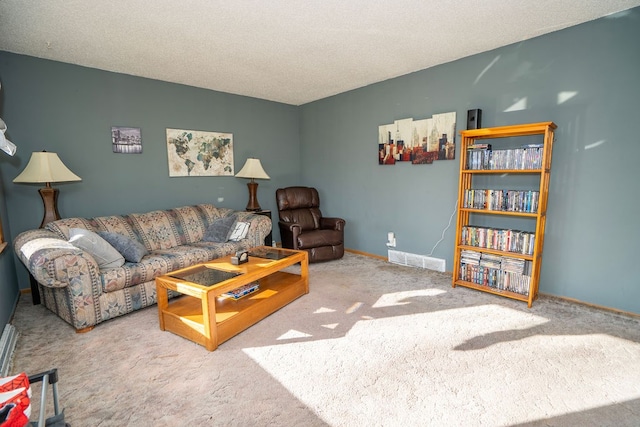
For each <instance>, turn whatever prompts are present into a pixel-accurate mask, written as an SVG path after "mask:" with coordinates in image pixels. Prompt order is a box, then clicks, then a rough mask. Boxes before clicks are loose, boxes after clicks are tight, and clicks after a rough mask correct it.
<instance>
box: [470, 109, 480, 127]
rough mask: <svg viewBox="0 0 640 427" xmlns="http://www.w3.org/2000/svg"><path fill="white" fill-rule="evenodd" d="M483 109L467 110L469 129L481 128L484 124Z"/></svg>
mask: <svg viewBox="0 0 640 427" xmlns="http://www.w3.org/2000/svg"><path fill="white" fill-rule="evenodd" d="M481 121H482V110H480V109H479V108H476V109H475V110H467V129H480V128H481V127H482V125H481V124H480V122H481Z"/></svg>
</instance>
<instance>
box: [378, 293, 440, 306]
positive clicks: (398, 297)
mask: <svg viewBox="0 0 640 427" xmlns="http://www.w3.org/2000/svg"><path fill="white" fill-rule="evenodd" d="M445 293H446V292H445V291H443V290H442V289H417V290H414V291H402V292H393V293H389V294H384V295H382V296H381V297H380V298H379V299H378V301H376V302H375V304H373V308H380V307H391V306H394V305H405V304H411V298H417V297H435V296H437V295H442V294H445Z"/></svg>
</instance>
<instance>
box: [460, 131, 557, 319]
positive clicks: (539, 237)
mask: <svg viewBox="0 0 640 427" xmlns="http://www.w3.org/2000/svg"><path fill="white" fill-rule="evenodd" d="M555 129H556V125H555V124H554V123H553V122H541V123H530V124H521V125H511V126H502V127H494V128H484V129H472V130H464V131H461V132H460V134H461V136H462V142H461V147H460V153H461V154H460V157H461V159H460V178H459V190H458V191H459V193H458V209H457V225H456V245H455V254H454V269H453V281H452V286H453V287H454V288H455V287H456V286H464V287H467V288H471V289H477V290H479V291H483V292H488V293H492V294H496V295H501V296H505V297H507V298H512V299H516V300H519V301H524V302H526V303H527V305H528V307H531V305H532V304H533V301H534V300H535V299H536V298H537V296H538V284H539V279H540V268H541V265H542V250H543V246H544V230H545V225H546V215H547V199H548V195H549V175H550V171H551V152H552V149H553V138H554V130H555ZM517 137H530V138H526V140H525V141H524V142H525V143H526V144H525V146H522V145H519V146H518V145H517V140H518V139H517ZM540 137H541V138H540ZM532 139H534V140H535V143H533V144H530V143H529V142H530V140H532ZM514 143H515V144H514ZM483 144H490V145H491V147H484V146H483ZM519 175H526V176H532V177H533V178H532V182H533V181H537V184H532V185H531V188H529V190H531V191H529V193H530V194H531V193H533V194H535V200H531V196H530V194H529V198H524V197H517V196H518V195H517V194H516V195H515V196H516V197H514V198H510V199H508V201H505V202H504V203H503V204H499V207H498V208H495V206H494V202H496V200H498V199H496V198H495V197H494V195H499V196H502V195H504V194H506V192H507V191H511V190H508V189H507V188H504V187H505V186H508V184H509V179H510V178H511V179H512V181H516V180H517V178H515V177H517V176H519ZM483 177H484V179H485V180H490V179H491V178H492V177H495V178H496V179H497V178H499V179H500V183H499V184H496V182H492V184H493V185H495V186H496V187H500V188H491V189H484V188H481V187H479V185H482V184H478V181H480V180H481V179H482V178H483ZM520 181H521V180H519V182H518V185H519V186H522V182H520ZM489 182H490V181H489ZM469 190H473V191H472V192H471V191H469ZM518 191H526V190H522V189H518ZM518 191H515V190H514V191H511V192H510V193H509V194H510V195H511V196H513V194H512V193H518ZM476 192H477V193H478V195H479V199H476V198H474V200H473V201H474V202H475V203H473V204H472V203H471V200H470V194H472V195H474V196H475V194H476ZM499 193H500V194H499ZM485 195H487V198H486V199H485V198H484V196H485ZM499 200H500V201H502V200H503V199H502V198H501V197H500V198H499ZM514 200H515V201H514ZM478 201H479V203H478ZM483 202H484V205H483ZM478 205H479V206H478ZM532 207H535V209H533V208H532ZM509 217H511V218H515V219H518V220H521V221H529V222H530V226H529V230H524V232H523V233H516V232H515V230H511V229H510V227H509V225H508V223H507V219H508V218H509ZM478 218H481V219H482V220H483V222H484V223H485V224H481V225H479V226H477V227H475V226H474V225H475V224H473V223H472V222H473V221H476V220H478ZM486 223H490V225H486ZM501 224H505V226H504V227H501ZM527 234H528V235H527ZM496 235H497V236H498V237H496ZM487 236H491V238H490V239H488V238H487ZM531 236H533V238H531ZM505 246H506V247H505ZM514 248H518V251H517V252H516V251H515V250H514ZM469 251H471V252H469ZM475 257H479V261H478V264H476V263H475ZM497 258H500V260H501V261H495V260H496V259H497ZM492 260H493V261H495V262H493V263H492ZM511 262H515V264H516V265H519V264H522V265H523V268H522V270H521V271H522V272H521V273H520V270H519V268H517V267H516V268H515V270H514V269H513V267H508V264H510V263H511ZM488 265H491V267H487V266H488ZM498 265H500V267H499V268H498V267H497V266H498ZM505 266H507V267H505ZM505 268H506V269H507V270H505Z"/></svg>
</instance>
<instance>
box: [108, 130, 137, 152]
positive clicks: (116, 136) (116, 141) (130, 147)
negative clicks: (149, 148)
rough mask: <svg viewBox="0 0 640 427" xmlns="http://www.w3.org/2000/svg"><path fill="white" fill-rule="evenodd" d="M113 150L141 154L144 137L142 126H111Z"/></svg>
mask: <svg viewBox="0 0 640 427" xmlns="http://www.w3.org/2000/svg"><path fill="white" fill-rule="evenodd" d="M111 144H112V145H113V152H114V153H120V154H141V153H142V137H141V135H140V128H129V127H121V126H113V127H112V128H111Z"/></svg>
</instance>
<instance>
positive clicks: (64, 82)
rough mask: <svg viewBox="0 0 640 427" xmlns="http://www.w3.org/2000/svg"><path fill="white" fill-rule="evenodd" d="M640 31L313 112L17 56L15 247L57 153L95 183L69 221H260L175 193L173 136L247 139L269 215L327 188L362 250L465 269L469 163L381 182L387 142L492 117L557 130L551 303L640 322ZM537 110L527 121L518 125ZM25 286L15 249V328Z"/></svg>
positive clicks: (587, 29)
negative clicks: (32, 164) (282, 203)
mask: <svg viewBox="0 0 640 427" xmlns="http://www.w3.org/2000/svg"><path fill="white" fill-rule="evenodd" d="M639 24H640V8H636V9H632V10H630V11H627V13H624V14H619V15H616V16H614V17H608V18H603V19H599V20H597V21H593V22H589V23H585V24H582V25H579V26H576V27H572V28H569V29H565V30H562V31H559V32H556V33H552V34H549V35H545V36H542V37H538V38H535V39H532V40H527V41H524V42H522V43H519V44H515V45H510V46H506V47H504V48H500V49H497V50H494V51H490V52H485V53H482V54H479V55H475V56H472V57H468V58H464V59H461V60H459V61H455V62H451V63H448V64H444V65H441V66H437V67H433V68H430V69H427V70H423V71H420V72H417V73H413V74H410V75H407V76H403V77H399V78H396V79H391V80H388V81H384V82H381V83H378V84H374V85H371V86H368V87H365V88H361V89H358V90H354V91H350V92H346V93H343V94H340V95H336V96H333V97H330V98H327V99H323V100H320V101H317V102H313V103H309V104H306V105H303V106H301V107H295V106H289V105H284V104H278V103H273V102H269V101H264V100H258V99H252V98H247V97H240V96H235V95H229V94H224V93H219V92H214V91H208V90H203V89H197V88H192V87H187V86H182V85H175V84H170V83H164V82H159V81H154V80H148V79H142V78H136V77H131V76H126V75H120V74H114V73H109V72H103V71H98V70H93V69H88V68H83V67H77V66H73V65H68V64H61V63H57V62H52V61H46V60H40V59H35V58H31V57H26V56H21V55H14V54H10V53H7V52H0V79H1V81H2V85H3V86H2V91H0V117H3V118H4V119H5V121H6V122H7V124H8V126H9V137H10V138H11V139H12V140H13V141H14V142H15V143H16V144H17V145H18V147H19V148H18V150H19V151H18V154H16V156H15V157H14V158H10V157H8V156H5V155H4V154H1V153H0V178H1V180H2V193H3V194H4V195H5V197H4V201H5V205H6V216H4V217H3V218H2V219H3V223H4V227H5V235H6V236H7V238H8V239H9V240H10V241H11V240H12V238H13V237H14V236H15V235H17V234H18V233H19V232H21V231H23V230H26V229H28V228H34V227H37V225H38V224H39V223H40V220H41V218H42V202H41V200H40V198H39V196H38V194H37V188H38V187H37V186H30V185H18V184H13V183H12V182H11V181H12V180H13V178H14V177H15V176H16V175H17V174H18V173H19V172H20V171H21V170H22V169H23V168H24V166H25V165H26V162H27V161H28V159H29V156H30V153H31V152H32V151H38V150H42V149H46V150H48V151H56V152H58V154H59V155H60V157H61V158H62V159H63V161H64V162H65V163H66V164H67V166H69V167H70V168H71V170H73V171H74V172H75V173H77V174H78V175H80V176H81V177H82V178H83V181H82V182H79V183H68V184H61V185H58V186H57V187H58V188H59V189H60V191H61V194H60V200H59V207H60V211H61V214H62V215H63V216H96V215H108V214H117V213H129V212H145V211H148V210H151V209H156V208H157V209H162V208H168V207H175V206H180V205H185V204H192V203H201V202H213V203H214V204H217V205H223V206H228V207H232V208H238V209H243V208H244V206H245V205H246V202H247V189H246V185H245V184H246V182H245V181H244V180H241V179H237V178H233V177H213V178H203V177H194V178H169V176H168V168H167V152H166V142H165V128H167V127H173V128H184V129H199V130H211V131H221V132H232V133H233V134H234V148H235V150H234V151H235V167H236V170H239V168H240V167H242V165H243V163H244V160H245V159H246V158H247V157H250V156H255V157H259V158H260V159H261V160H262V163H263V165H264V167H265V169H266V170H267V172H268V173H269V174H270V175H271V178H272V179H271V180H270V181H260V187H259V190H258V198H259V201H260V203H261V205H262V207H263V208H267V209H272V210H273V211H275V200H274V193H275V190H276V189H277V188H278V187H281V186H287V185H294V184H306V185H313V186H316V187H317V188H318V189H319V191H320V196H321V199H322V206H323V212H324V214H325V215H330V216H342V217H344V218H345V219H346V220H347V227H346V247H347V248H350V249H355V250H359V251H364V252H369V253H373V254H378V255H386V250H387V248H386V246H385V242H386V233H387V232H388V231H394V232H395V233H396V235H397V239H398V246H397V249H398V250H401V251H407V252H412V253H418V254H429V253H431V251H432V249H433V248H434V246H436V243H437V242H438V241H439V240H440V239H441V237H442V235H443V230H445V229H446V231H445V232H444V238H443V240H442V241H441V242H440V243H437V246H436V247H435V250H433V254H432V256H434V257H438V258H443V259H445V260H446V262H447V269H449V270H450V269H451V268H452V263H453V244H454V242H453V241H454V237H455V232H454V226H455V218H453V220H452V224H451V226H450V227H449V228H447V225H448V223H449V220H450V218H451V215H452V213H453V211H454V206H455V203H456V195H457V185H458V171H459V162H458V160H457V159H459V153H456V160H454V161H437V162H434V163H433V164H432V165H421V166H417V165H410V164H396V165H395V166H379V165H378V163H377V143H378V139H377V130H378V126H379V125H381V124H386V123H391V122H393V121H394V120H396V119H402V118H408V117H413V118H414V119H422V118H427V117H430V116H431V115H433V114H436V113H444V112H449V111H455V112H456V113H457V117H458V129H459V130H461V129H464V128H465V127H466V125H465V121H466V111H467V110H468V109H471V108H480V109H482V110H483V123H482V124H483V126H500V125H507V124H514V123H529V122H537V121H548V120H550V121H554V122H556V123H557V124H558V130H557V132H556V144H555V146H554V153H553V164H552V172H551V188H550V199H549V211H548V222H547V234H546V237H545V249H544V261H543V267H542V277H541V283H540V290H541V291H542V292H546V293H550V294H555V295H560V296H565V297H569V298H575V299H578V300H581V301H585V302H589V303H593V304H598V305H602V306H607V307H612V308H617V309H620V310H626V311H632V312H636V313H640V285H638V284H637V283H638V282H639V281H638V279H637V274H636V273H634V270H635V268H634V263H635V258H634V254H635V246H636V242H638V241H639V240H640V231H639V227H638V226H637V224H636V221H635V216H636V212H637V210H638V208H639V207H640V203H638V202H637V200H636V198H635V196H634V191H635V187H636V182H637V181H638V177H639V175H640V173H639V172H637V169H636V168H637V166H636V164H637V159H638V158H640V141H639V138H638V137H637V133H636V132H634V130H635V128H634V125H635V118H636V117H637V115H638V111H639V108H638V107H637V102H638V101H637V100H638V99H640V84H638V80H637V79H638V76H640V49H638V47H637V40H640V25H639ZM416 54H421V52H416ZM525 98H526V107H525V108H523V109H521V110H517V111H509V110H510V109H511V108H510V107H512V106H513V105H514V104H517V103H518V101H521V100H522V99H525ZM567 98H568V99H567ZM111 126H133V127H140V128H141V129H142V138H143V153H142V154H141V155H123V154H114V153H112V152H111V144H110V128H111ZM458 141H459V137H458ZM218 197H224V202H222V203H218V202H217V199H218ZM7 230H8V231H7ZM274 232H275V236H274V237H275V238H276V240H279V235H278V231H277V227H276V228H275V229H274ZM6 260H12V261H15V266H16V270H15V271H13V270H12V267H13V263H7V261H6ZM16 275H17V278H18V280H19V285H18V287H19V288H27V287H28V281H27V276H26V270H25V269H24V267H23V266H22V265H21V264H20V262H19V261H17V259H16V258H15V256H14V255H13V252H12V249H9V252H8V253H7V252H5V253H4V254H2V255H0V280H2V283H0V300H1V301H2V303H1V304H0V320H2V318H3V317H7V316H8V314H7V313H10V310H11V309H12V305H13V303H12V302H11V303H10V304H7V303H5V300H8V301H15V297H16V295H17V288H18V287H16V286H15V284H14V282H15V280H16V279H15V277H16ZM452 292H455V290H452ZM5 305H6V306H7V307H10V308H6V307H5Z"/></svg>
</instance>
